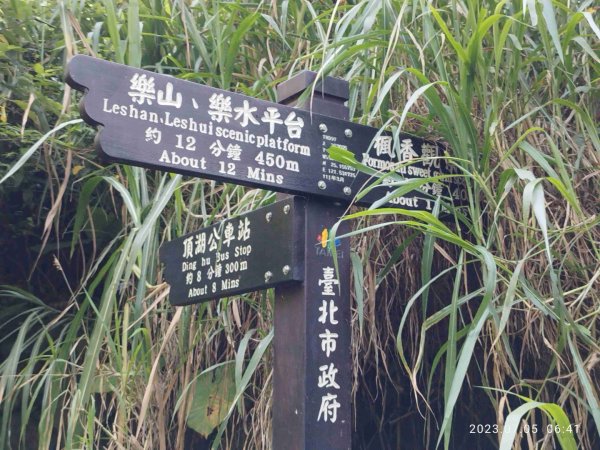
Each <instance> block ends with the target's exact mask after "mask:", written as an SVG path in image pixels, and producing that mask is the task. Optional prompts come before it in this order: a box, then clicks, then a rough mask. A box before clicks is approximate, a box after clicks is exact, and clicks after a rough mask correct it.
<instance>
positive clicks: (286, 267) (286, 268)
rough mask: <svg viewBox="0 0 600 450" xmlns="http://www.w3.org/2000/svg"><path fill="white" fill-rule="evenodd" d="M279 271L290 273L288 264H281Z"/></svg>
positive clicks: (285, 273)
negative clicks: (281, 267)
mask: <svg viewBox="0 0 600 450" xmlns="http://www.w3.org/2000/svg"><path fill="white" fill-rule="evenodd" d="M281 271H282V272H283V274H284V275H287V274H288V273H290V266H288V265H285V266H283V269H281Z"/></svg>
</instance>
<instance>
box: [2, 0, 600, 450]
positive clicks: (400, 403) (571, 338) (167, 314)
mask: <svg viewBox="0 0 600 450" xmlns="http://www.w3.org/2000/svg"><path fill="white" fill-rule="evenodd" d="M597 17H598V11H597V7H596V6H595V5H594V3H593V2H592V1H577V2H567V1H558V0H557V1H554V2H552V1H550V0H525V1H523V2H522V3H521V2H518V3H513V2H496V1H491V0H490V1H481V2H476V1H469V0H466V1H451V2H435V1H434V2H427V1H424V0H412V1H408V0H407V1H398V0H383V1H375V0H357V1H338V2H335V3H334V2H328V1H317V2H310V1H308V0H286V1H278V2H276V1H272V2H266V1H265V2H241V1H232V2H224V1H204V0H130V1H124V0H123V1H121V0H101V1H100V0H97V1H88V2H83V1H76V0H47V1H39V2H38V1H28V0H2V1H1V2H0V92H1V94H2V95H1V97H0V143H1V145H2V147H1V148H2V151H1V152H0V167H1V169H0V173H1V174H2V175H1V176H2V178H1V179H0V230H1V231H0V245H1V248H2V264H0V283H2V284H3V285H4V286H3V287H2V288H1V289H0V330H1V333H0V355H1V358H2V362H1V365H0V449H3V448H27V449H29V448H41V449H49V448H69V449H70V448H111V449H112V448H115V449H116V448H119V449H120V448H131V449H137V448H152V449H172V448H179V449H183V448H193V447H194V446H196V447H198V448H204V446H206V445H212V446H213V447H218V446H221V447H223V448H270V435H271V429H270V426H271V425H270V406H271V405H270V402H271V358H272V356H271V352H270V347H269V344H270V342H271V339H272V336H273V332H272V323H273V322H272V312H273V307H274V304H273V296H272V293H271V292H262V293H257V294H253V295H244V296H240V297H235V298H228V299H222V300H220V301H218V302H212V303H208V304H202V305H197V306H193V307H185V308H178V309H172V308H171V307H170V306H169V303H168V287H167V285H166V284H165V283H163V282H162V278H161V269H160V267H159V265H158V261H157V250H158V248H159V246H160V243H161V242H163V241H165V240H170V239H172V238H175V237H177V236H180V235H182V234H185V233H186V232H189V231H192V230H194V229H197V228H200V227H203V226H207V225H209V224H211V223H213V222H214V221H216V220H220V219H221V218H223V217H229V216H233V215H236V214H240V213H242V212H245V211H249V210H252V209H254V208H257V207H260V206H262V205H265V204H268V203H270V202H272V201H273V200H274V194H272V193H268V192H264V191H260V190H250V189H246V188H241V187H239V186H234V185H227V184H220V183H215V182H211V181H206V180H197V179H187V178H182V177H180V176H173V175H169V174H162V173H158V172H154V171H146V170H142V169H138V168H132V167H127V166H118V165H112V166H108V167H104V166H102V165H100V164H99V162H98V160H97V158H96V156H95V154H94V152H93V136H94V133H95V132H94V130H92V129H91V128H90V127H88V126H85V125H84V124H83V123H81V121H80V120H79V116H78V111H77V107H76V103H77V99H78V95H76V94H74V93H73V92H71V91H70V89H69V88H68V87H67V86H66V85H65V84H64V83H63V80H62V74H63V71H64V65H65V62H66V61H67V60H68V58H69V57H71V56H72V55H74V54H76V53H85V54H90V55H95V56H98V57H102V58H105V59H107V60H111V61H116V62H121V63H126V64H129V65H131V66H136V67H144V68H146V69H150V70H153V71H157V72H161V73H168V74H172V75H175V76H177V77H181V78H185V79H189V80H192V81H196V82H199V83H203V84H207V85H211V86H216V87H220V88H224V89H230V90H235V91H238V92H243V93H245V94H248V95H251V96H254V97H260V98H264V99H269V100H273V101H274V100H275V97H274V88H275V86H276V85H277V83H279V82H281V81H283V80H284V79H286V78H287V77H288V76H291V75H293V74H294V73H296V72H297V71H299V70H302V69H312V70H316V71H318V72H319V73H320V74H322V75H333V76H339V77H342V78H345V79H347V80H348V81H349V82H350V86H351V99H350V101H349V107H350V111H351V116H352V117H353V120H355V121H357V122H360V123H365V124H369V125H373V126H379V127H386V128H387V129H391V130H393V131H399V130H402V131H403V132H412V133H415V134H418V135H422V136H425V137H427V138H429V139H435V140H441V141H443V142H446V143H447V144H448V147H449V154H448V155H447V158H449V160H450V161H452V163H453V164H454V165H455V166H456V167H457V171H458V173H459V174H460V176H462V177H464V179H465V182H466V185H467V187H468V191H469V204H468V205H467V206H466V207H465V208H462V209H461V210H460V211H458V210H455V209H454V208H453V207H452V206H451V205H447V207H448V208H449V209H451V210H452V212H454V213H455V218H456V219H455V222H454V223H452V224H443V223H442V222H440V221H439V220H437V219H436V217H435V216H433V215H431V214H425V213H411V212H409V211H404V210H401V209H382V208H376V207H374V208H371V209H369V210H359V209H351V210H349V211H348V215H347V216H346V218H345V219H344V220H351V221H352V222H353V228H354V230H355V232H354V233H353V234H352V236H351V237H348V238H351V239H352V246H353V254H352V261H353V276H354V287H355V289H354V294H353V299H352V301H353V308H354V313H353V355H354V362H355V364H354V376H355V390H354V399H355V402H354V405H355V410H356V411H355V414H356V423H355V436H354V445H355V447H356V448H373V449H375V448H390V449H391V448H402V447H408V448H435V447H436V446H439V447H444V448H467V446H468V447H469V448H474V446H475V447H477V448H488V447H489V448H497V447H501V448H504V449H509V448H511V447H513V446H514V447H516V448H553V445H560V446H562V447H563V448H589V449H591V448H594V447H595V448H597V446H598V445H600V440H599V439H600V438H599V435H598V432H599V430H600V408H599V406H598V402H599V400H598V385H600V383H599V381H600V375H599V372H600V369H599V362H600V357H599V356H600V355H599V345H598V315H599V313H600V309H599V305H600V282H599V278H600V264H599V261H600V248H599V245H600V239H599V238H600V232H599V229H598V224H599V221H600V203H599V201H598V199H599V198H600V139H599V138H598V119H599V110H598V106H599V100H598V99H599V98H600V96H599V95H598V90H599V86H598V79H599V78H598V77H599V67H600V58H599V42H600V29H599V27H598V25H597V23H596V22H597ZM333 154H334V156H335V157H336V158H340V159H343V158H345V157H346V156H345V155H344V153H343V152H337V153H336V152H335V151H334V152H333ZM346 162H347V163H350V164H357V163H355V162H353V161H346ZM357 166H360V165H358V164H357ZM427 181H431V180H425V182H427ZM397 186H398V188H397V191H396V195H398V194H400V193H402V192H403V190H404V189H405V188H404V187H403V185H402V183H401V182H398V184H397ZM442 201H443V199H442ZM232 371H233V373H232ZM215 393H221V394H222V395H215ZM211 399H212V400H211ZM210 402H212V403H210ZM208 403H210V406H211V409H212V410H215V408H216V410H218V413H217V414H211V415H210V416H207V417H202V415H201V414H200V413H201V411H202V410H203V409H204V410H206V408H205V406H206V405H207V404H208ZM188 416H189V417H190V420H187V419H188ZM469 424H489V425H495V426H497V427H498V429H499V430H502V429H504V430H505V431H506V432H505V433H503V434H496V433H491V434H475V435H473V434H469ZM569 425H570V428H569ZM548 426H550V427H557V428H548ZM534 427H536V429H537V430H538V431H537V432H533V431H532V430H533V429H534ZM548 429H551V430H555V431H553V432H551V433H549V432H546V431H547V430H548ZM193 430H196V431H193ZM509 430H513V431H514V432H510V431H509ZM556 430H558V431H556Z"/></svg>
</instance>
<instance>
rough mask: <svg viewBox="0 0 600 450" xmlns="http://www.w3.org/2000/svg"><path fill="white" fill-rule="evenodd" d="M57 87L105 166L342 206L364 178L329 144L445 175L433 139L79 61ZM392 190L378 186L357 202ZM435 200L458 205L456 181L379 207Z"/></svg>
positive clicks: (383, 163)
mask: <svg viewBox="0 0 600 450" xmlns="http://www.w3.org/2000/svg"><path fill="white" fill-rule="evenodd" d="M66 80H67V82H68V83H69V85H70V86H72V87H73V88H75V89H78V90H81V91H84V92H85V94H86V95H85V97H84V98H83V99H82V102H81V107H80V109H81V115H82V117H83V118H84V119H85V120H86V122H88V123H89V124H92V125H100V126H102V129H101V130H100V133H99V135H98V136H97V141H96V142H97V148H98V150H99V151H100V152H101V153H102V154H103V155H104V156H105V157H106V158H107V159H109V160H111V161H116V162H122V163H126V164H133V165H137V166H142V167H147V168H151V169H158V170H164V171H169V172H175V173H181V174H185V175H193V176H197V177H203V178H210V179H216V180H221V181H227V182H232V183H235V184H241V185H246V186H252V187H259V188H263V189H270V190H274V191H279V192H288V193H295V194H304V195H318V196H321V197H327V198H333V199H337V200H344V201H346V202H349V201H350V200H352V199H353V197H354V195H355V194H356V193H357V192H359V190H361V189H362V188H363V187H364V186H365V185H368V184H370V183H371V182H372V181H374V180H369V175H367V174H365V173H362V172H360V171H358V170H357V169H355V168H353V167H351V166H350V165H347V164H342V163H340V162H337V161H334V160H332V159H331V158H330V157H329V154H328V151H327V149H328V148H329V147H330V146H331V145H336V146H338V147H341V148H342V149H347V150H348V151H350V152H351V153H352V154H353V155H354V158H355V159H356V160H357V161H358V162H360V163H362V164H364V165H365V166H367V167H369V168H370V169H372V170H376V171H381V173H386V172H390V171H396V172H398V173H399V174H400V175H401V176H402V177H403V178H407V179H411V178H429V177H436V176H441V175H444V174H449V173H452V172H453V169H455V168H454V167H453V166H448V165H447V164H446V162H445V160H443V159H441V158H439V157H441V156H443V153H444V148H443V146H441V145H438V144H436V143H434V142H428V141H424V140H422V139H419V138H416V137H413V136H410V135H406V134H400V135H399V136H398V139H397V140H396V141H394V140H393V139H392V136H390V135H386V134H381V133H380V131H379V130H378V129H376V128H373V127H369V126H364V125H360V124H356V123H352V122H349V121H345V120H341V119H338V118H334V117H328V116H323V115H319V114H315V113H310V112H308V111H304V110H301V109H296V108H292V107H289V106H285V105H281V104H278V103H271V102H268V101H264V100H260V99H256V98H252V97H248V96H245V95H242V94H237V93H234V92H228V91H224V90H221V89H216V88H212V87H209V86H204V85H201V84H198V83H192V82H189V81H185V80H181V79H178V78H174V77H172V76H168V75H162V74H158V73H154V72H149V71H146V70H142V69H137V68H134V67H128V66H125V65H122V64H116V63H112V62H108V61H103V60H101V59H97V58H92V57H89V56H83V55H77V56H75V57H73V58H72V59H71V61H70V62H69V64H68V71H67V77H66ZM419 158H427V159H422V160H419ZM436 158H437V159H436ZM393 190H394V186H392V185H390V184H385V183H382V184H381V185H379V186H377V187H376V188H374V189H373V190H372V191H370V192H369V193H368V194H367V195H365V196H364V197H363V198H362V199H361V200H360V202H359V204H362V205H370V204H372V203H373V202H374V201H376V200H379V199H380V198H382V197H384V196H385V195H386V194H389V193H390V192H392V191H393ZM439 195H445V196H446V197H448V198H452V199H453V201H456V202H460V201H461V200H462V199H463V197H464V195H465V193H464V190H463V189H462V187H461V185H460V184H459V178H457V177H454V178H449V179H446V180H444V181H443V182H442V181H441V180H440V181H439V182H438V181H433V182H427V183H424V184H423V185H422V186H421V187H420V189H418V190H414V191H411V192H409V193H407V194H405V195H403V196H401V197H396V198H393V199H391V200H390V202H389V205H390V206H400V207H402V208H406V209H415V210H429V211H430V210H431V209H432V208H433V204H434V200H435V198H436V197H437V196H439Z"/></svg>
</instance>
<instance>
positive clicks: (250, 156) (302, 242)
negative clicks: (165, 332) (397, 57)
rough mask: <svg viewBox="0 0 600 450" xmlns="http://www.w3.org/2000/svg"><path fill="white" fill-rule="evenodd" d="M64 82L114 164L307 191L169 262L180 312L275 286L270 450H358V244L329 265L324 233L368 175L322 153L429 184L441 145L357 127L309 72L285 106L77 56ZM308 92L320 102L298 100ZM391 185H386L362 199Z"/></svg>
mask: <svg viewBox="0 0 600 450" xmlns="http://www.w3.org/2000/svg"><path fill="white" fill-rule="evenodd" d="M66 79H67V82H68V83H69V85H71V86H72V87H73V88H75V89H78V90H80V91H83V92H84V93H85V95H84V97H83V98H82V100H81V105H80V110H81V115H82V116H83V118H84V119H85V120H86V122H88V123H89V124H91V125H97V126H101V129H100V131H99V133H98V135H97V138H96V146H97V149H98V150H99V151H100V153H101V154H102V155H103V156H104V157H105V158H106V159H108V160H109V161H116V162H122V163H125V164H132V165H136V166H142V167H147V168H151V169H158V170H164V171H168V172H176V173H181V174H185V175H192V176H197V177H202V178H210V179H215V180H220V181H226V182H232V183H235V184H241V185H246V186H253V187H260V188H264V189H269V190H274V191H278V192H284V193H288V194H300V195H303V196H305V198H302V197H297V196H294V197H286V198H283V197H281V198H282V199H281V200H280V201H278V202H276V203H274V204H272V205H269V206H267V207H265V208H262V209H259V210H256V211H253V212H250V213H247V214H244V215H242V216H239V217H237V218H233V219H228V220H225V221H222V222H219V223H217V224H214V225H212V226H210V227H208V228H204V229H201V230H198V231H195V232H193V233H190V234H188V235H186V236H182V237H180V238H178V239H175V240H173V241H171V242H168V243H166V244H164V245H163V247H162V248H161V255H160V256H161V260H162V261H163V263H164V264H165V272H164V273H165V278H166V279H167V281H168V282H169V284H170V285H171V293H170V300H171V303H172V304H173V305H187V304H192V303H198V302H202V301H207V300H211V299H217V298H222V297H228V296H231V295H237V294H241V293H245V292H252V291H256V290H260V289H266V288H268V287H272V286H276V290H275V298H276V302H275V303H276V304H275V341H274V351H275V359H274V375H273V379H274V393H273V398H274V400H273V448H275V449H276V450H279V449H319V450H322V449H349V448H351V405H350V394H351V387H352V368H351V353H350V335H351V333H350V331H351V328H350V316H351V314H350V312H351V304H350V247H349V240H348V239H344V240H341V241H337V242H335V249H336V251H335V253H336V255H335V256H336V259H335V260H334V255H332V253H331V247H330V245H329V243H330V239H329V235H330V232H331V227H332V226H333V225H334V224H335V223H336V222H337V221H338V220H339V218H340V217H341V216H342V214H343V213H344V211H345V209H346V205H347V204H348V203H349V202H350V201H351V200H352V199H353V197H354V195H355V194H356V193H357V192H358V191H359V190H360V189H361V188H362V187H363V185H365V184H366V183H367V182H368V181H369V176H368V175H366V174H364V173H362V172H359V171H357V170H356V169H355V168H353V167H350V166H348V165H344V164H340V163H338V162H336V161H334V160H332V159H331V158H330V157H329V155H328V153H327V149H328V148H329V147H330V146H331V145H333V144H335V145H336V146H339V147H341V148H344V149H347V150H348V151H350V152H351V153H352V154H353V155H354V156H355V158H356V159H357V160H358V161H359V162H361V163H362V164H364V165H365V166H367V167H368V168H371V169H374V170H378V171H383V172H386V171H397V172H398V173H399V174H400V175H401V176H402V177H404V178H429V177H435V176H440V175H443V174H447V173H451V172H452V170H451V169H452V168H451V167H448V166H446V164H445V162H444V160H443V159H440V158H438V157H440V156H443V155H442V148H441V147H440V146H439V145H438V144H436V143H433V142H428V141H424V140H422V139H419V138H415V137H412V136H409V135H403V134H400V135H399V136H397V139H396V140H394V139H393V138H392V136H391V135H389V134H382V133H380V132H379V130H377V129H375V128H372V127H368V126H363V125H359V124H355V123H352V122H349V121H348V120H347V119H348V109H347V108H346V107H345V106H344V103H345V101H346V100H347V99H348V83H347V82H345V81H343V80H339V79H334V78H330V77H327V78H325V79H324V80H317V82H316V83H315V74H314V73H312V72H302V73H301V74H299V75H297V76H295V77H293V78H291V79H290V80H288V81H286V82H285V83H282V84H281V85H280V86H279V88H278V96H279V101H280V103H271V102H267V101H264V100H259V99H256V98H252V97H247V96H244V95H241V94H237V93H234V92H228V91H223V90H220V89H215V88H212V87H208V86H203V85H199V84H196V83H191V82H187V81H184V80H180V79H177V78H173V77H171V76H167V75H161V74H157V73H153V72H149V71H146V70H142V69H136V68H133V67H128V66H124V65H121V64H115V63H111V62H107V61H103V60H100V59H96V58H91V57H87V56H75V57H74V58H72V59H71V61H70V62H69V64H68V69H67V75H66ZM313 86H314V93H315V95H314V97H312V98H310V99H309V100H307V101H304V102H303V103H299V102H300V99H301V98H302V97H301V94H302V93H303V92H304V91H305V90H306V89H307V88H310V87H313ZM317 112H319V114H317ZM421 158H422V159H421ZM436 158H437V159H436ZM402 163H406V164H402ZM456 180H457V179H456V178H454V179H453V178H450V179H448V182H447V183H446V184H442V183H441V182H440V183H438V182H428V183H426V184H424V185H423V186H421V189H420V190H416V191H412V192H410V193H408V194H405V195H403V196H398V197H395V198H392V199H390V202H389V203H390V204H391V205H395V206H401V207H403V208H405V209H413V210H428V211H431V210H432V208H433V204H434V201H435V198H436V197H437V196H439V195H445V196H447V197H449V198H452V199H453V200H455V201H460V200H462V199H463V196H464V192H463V191H462V189H461V186H460V185H459V184H458V182H457V181H456ZM393 190H394V186H392V185H390V184H389V183H388V184H386V183H381V184H380V185H379V186H378V187H377V188H375V189H373V190H371V191H370V192H369V193H368V194H367V195H365V196H364V197H362V199H361V201H360V202H359V204H363V205H368V204H371V203H372V202H374V201H376V200H379V199H380V198H382V197H384V196H385V195H386V194H388V193H390V192H391V191H393ZM345 226H347V225H346V223H345V222H344V223H342V226H341V228H340V229H339V230H338V233H344V232H345V231H347V230H346V229H345V228H344V227H345Z"/></svg>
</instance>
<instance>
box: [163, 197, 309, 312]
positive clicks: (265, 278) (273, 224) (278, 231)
mask: <svg viewBox="0 0 600 450" xmlns="http://www.w3.org/2000/svg"><path fill="white" fill-rule="evenodd" d="M303 227H304V199H302V198H301V197H290V198H287V199H285V200H282V201H279V202H276V203H273V204H272V205H269V206H266V207H264V208H260V209H257V210H255V211H252V212H250V213H247V214H243V215H241V216H239V217H236V218H234V219H228V220H223V221H221V222H219V223H217V224H215V225H213V226H210V227H207V228H202V229H201V230H198V231H195V232H193V233H190V234H187V235H185V236H182V237H180V238H178V239H174V240H172V241H170V242H167V243H165V244H163V245H162V246H161V248H160V259H161V261H162V262H163V264H164V265H165V270H164V276H165V279H166V280H167V282H168V283H169V285H170V286H171V292H170V301H171V304H172V305H174V306H181V305H189V304H192V303H199V302H202V301H207V300H212V299H216V298H222V297H228V296H231V295H237V294H242V293H246V292H252V291H257V290H261V289H266V288H269V287H272V286H275V285H278V284H281V283H284V282H290V281H301V280H303V278H304V232H303Z"/></svg>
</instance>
